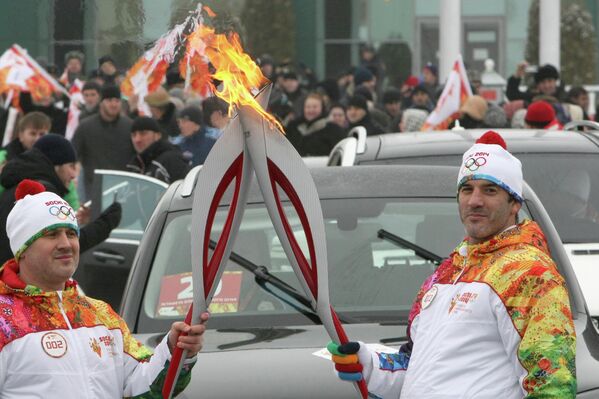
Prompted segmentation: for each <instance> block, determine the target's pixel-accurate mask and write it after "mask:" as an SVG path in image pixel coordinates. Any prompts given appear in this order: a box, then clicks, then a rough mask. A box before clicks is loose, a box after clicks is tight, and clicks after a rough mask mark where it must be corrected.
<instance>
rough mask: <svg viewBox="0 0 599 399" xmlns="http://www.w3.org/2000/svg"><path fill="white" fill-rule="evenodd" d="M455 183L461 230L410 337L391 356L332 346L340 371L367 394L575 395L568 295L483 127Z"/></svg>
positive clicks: (501, 148) (496, 139) (512, 170)
mask: <svg viewBox="0 0 599 399" xmlns="http://www.w3.org/2000/svg"><path fill="white" fill-rule="evenodd" d="M457 187H458V194H457V197H458V198H457V199H458V205H459V212H460V218H461V220H462V223H463V224H464V227H465V230H466V233H467V237H466V239H465V240H464V241H463V242H462V243H461V244H459V245H458V247H457V248H456V250H455V251H454V252H453V253H451V254H450V255H449V258H447V259H446V260H445V261H444V262H443V263H442V264H441V265H440V266H439V267H438V269H437V270H436V271H435V272H434V273H433V275H432V276H430V277H429V278H428V279H427V280H426V281H425V282H424V284H423V285H422V287H421V289H420V292H419V293H418V295H417V297H416V301H415V302H414V305H413V307H412V310H411V312H410V316H409V320H408V329H407V331H408V343H407V344H404V345H402V346H401V348H400V350H399V351H398V352H396V353H376V352H373V351H371V350H369V349H368V348H367V346H366V345H364V344H363V343H361V342H350V343H348V344H345V345H340V346H339V345H337V344H334V343H330V344H329V346H328V348H329V351H330V352H331V353H332V354H333V361H334V362H335V368H336V370H337V371H338V374H339V377H340V378H341V379H343V380H349V381H356V380H360V379H362V378H364V380H365V381H366V382H367V384H368V390H369V392H370V394H371V396H372V397H375V398H399V397H401V398H402V399H405V398H418V399H433V398H434V399H442V398H443V399H445V398H477V399H479V398H492V399H497V398H502V399H512V398H514V399H515V398H541V397H543V398H560V399H564V398H574V397H575V396H576V374H575V353H576V335H575V332H574V325H573V322H572V314H571V312H570V305H569V300H568V293H567V291H566V286H565V281H564V279H563V277H562V276H561V275H560V274H559V272H558V271H557V268H556V266H555V264H554V262H553V261H552V259H551V257H550V254H549V250H548V248H547V242H546V240H545V237H544V235H543V232H542V231H541V229H540V227H539V226H538V225H537V224H536V223H535V222H533V221H530V220H524V221H522V222H520V223H518V216H517V214H518V211H519V210H520V207H521V204H522V201H523V199H522V166H521V164H520V161H519V160H518V159H516V158H515V157H514V156H512V154H510V153H509V152H508V151H507V150H506V146H505V142H504V141H503V139H502V138H501V136H499V135H498V134H497V133H495V132H487V133H486V134H485V135H483V136H482V137H481V138H480V139H479V140H478V141H477V143H476V144H474V145H473V146H472V147H471V148H470V149H469V150H468V151H466V153H465V154H464V156H463V160H462V164H461V167H460V172H459V176H458V181H457ZM358 361H359V362H358Z"/></svg>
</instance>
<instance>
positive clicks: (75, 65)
mask: <svg viewBox="0 0 599 399" xmlns="http://www.w3.org/2000/svg"><path fill="white" fill-rule="evenodd" d="M67 71H69V72H70V73H74V74H77V73H80V72H81V61H79V59H77V58H71V59H70V60H69V61H68V62H67Z"/></svg>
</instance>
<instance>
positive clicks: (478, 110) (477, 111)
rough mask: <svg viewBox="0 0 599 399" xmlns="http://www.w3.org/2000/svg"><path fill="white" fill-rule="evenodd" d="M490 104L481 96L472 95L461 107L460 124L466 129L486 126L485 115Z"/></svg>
mask: <svg viewBox="0 0 599 399" xmlns="http://www.w3.org/2000/svg"><path fill="white" fill-rule="evenodd" d="M488 109H489V106H488V105H487V100H485V99H484V98H482V97H481V96H470V97H468V99H467V100H466V101H465V102H464V104H463V105H462V107H461V108H460V126H462V127H463V128H464V129H477V128H482V127H484V120H485V115H486V114H487V110H488Z"/></svg>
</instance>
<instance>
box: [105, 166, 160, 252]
mask: <svg viewBox="0 0 599 399" xmlns="http://www.w3.org/2000/svg"><path fill="white" fill-rule="evenodd" d="M96 172H98V171H96ZM97 174H98V176H101V180H100V181H101V184H100V190H99V191H98V190H97V191H96V192H95V194H94V201H96V200H97V199H99V201H100V204H101V205H100V209H101V210H104V209H106V208H107V207H108V206H110V204H112V203H113V202H114V201H115V200H116V201H118V202H120V203H121V205H122V207H123V216H122V218H121V223H120V224H119V225H118V227H117V228H116V229H114V230H113V231H112V232H111V233H110V237H111V238H125V239H136V240H139V239H141V236H142V234H143V231H144V230H145V228H146V226H147V224H148V221H149V220H150V216H151V215H152V212H153V211H154V209H155V208H156V204H157V203H158V201H159V200H160V198H161V197H162V194H164V192H165V191H166V188H167V187H168V186H167V185H166V184H165V183H163V182H161V181H159V180H157V179H154V178H151V177H148V176H143V175H139V174H135V173H128V172H119V171H100V173H97ZM98 180H99V179H98Z"/></svg>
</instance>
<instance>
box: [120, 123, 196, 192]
mask: <svg viewBox="0 0 599 399" xmlns="http://www.w3.org/2000/svg"><path fill="white" fill-rule="evenodd" d="M131 142H132V143H133V147H134V148H135V152H137V155H135V156H134V157H133V158H132V159H131V160H130V161H129V163H128V164H127V169H129V171H132V172H135V173H141V174H144V175H146V176H152V177H154V178H156V179H159V180H162V181H163V182H165V183H167V184H170V183H172V182H174V181H175V180H178V179H182V178H184V177H185V175H186V174H187V172H189V169H190V165H189V162H188V161H187V160H186V159H185V158H183V154H181V151H180V150H179V148H178V147H176V146H175V145H173V144H171V143H169V142H168V141H167V140H166V139H163V138H162V133H161V132H160V126H159V125H158V122H156V121H155V120H154V119H152V118H150V117H147V116H140V117H138V118H135V120H134V121H133V125H132V126H131Z"/></svg>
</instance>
